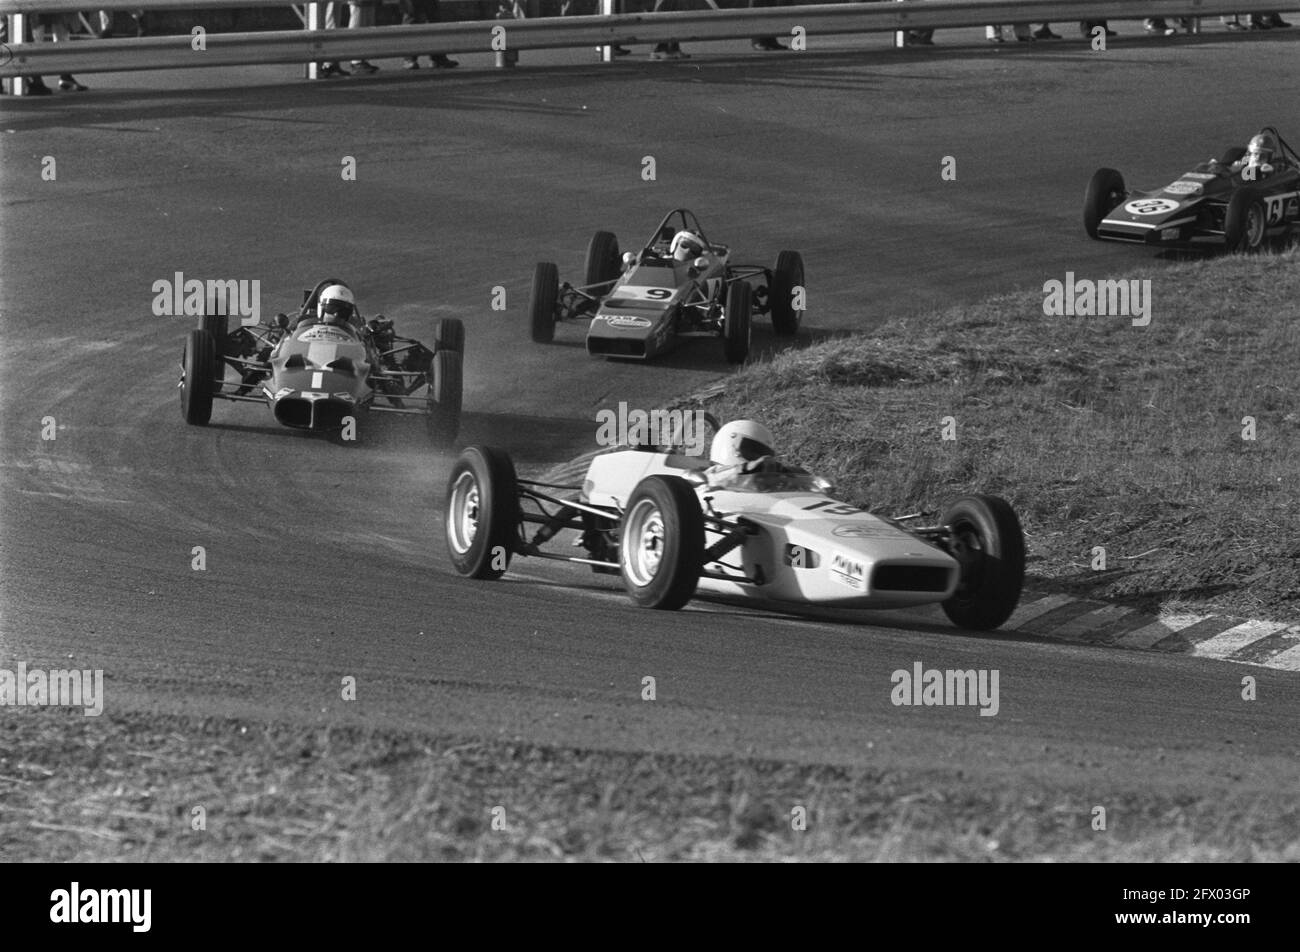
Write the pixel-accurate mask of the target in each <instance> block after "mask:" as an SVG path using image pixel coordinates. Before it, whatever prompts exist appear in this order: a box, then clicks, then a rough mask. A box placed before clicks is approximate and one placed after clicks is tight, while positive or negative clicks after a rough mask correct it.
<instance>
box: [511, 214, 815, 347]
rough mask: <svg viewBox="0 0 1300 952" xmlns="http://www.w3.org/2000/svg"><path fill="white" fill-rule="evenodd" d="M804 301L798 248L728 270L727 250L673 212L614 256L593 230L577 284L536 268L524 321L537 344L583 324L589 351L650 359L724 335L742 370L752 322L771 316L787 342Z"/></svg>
mask: <svg viewBox="0 0 1300 952" xmlns="http://www.w3.org/2000/svg"><path fill="white" fill-rule="evenodd" d="M755 279H758V280H759V283H758V284H757V285H754V284H751V283H750V282H751V281H753V280H755ZM805 299H806V291H805V289H804V276H803V258H802V257H801V256H800V255H799V253H798V252H796V251H782V252H781V253H780V254H779V255H777V258H776V264H775V265H774V266H773V267H771V268H765V267H763V266H761V265H742V264H732V263H731V249H730V248H729V247H728V246H727V245H723V244H718V243H716V242H711V241H709V240H708V239H707V238H706V237H705V235H704V229H703V228H701V227H700V223H699V220H698V219H697V218H696V217H695V215H694V214H692V213H691V212H690V211H688V210H687V209H685V208H674V209H673V210H672V211H670V212H669V213H668V214H667V215H665V216H664V218H663V220H662V221H661V222H660V223H659V225H658V227H657V228H655V230H654V232H653V233H652V234H651V236H650V240H649V241H647V242H646V244H645V245H644V247H642V249H641V250H640V251H639V252H636V253H632V252H628V253H627V254H624V255H620V254H619V248H618V239H617V238H616V237H615V236H614V235H613V234H612V233H611V232H608V231H598V232H596V234H595V235H594V236H593V237H592V239H591V243H590V244H589V245H588V246H587V262H586V274H585V276H584V279H583V283H582V284H581V285H578V286H576V287H575V286H574V285H571V284H569V283H568V282H567V281H566V282H564V283H563V284H561V283H560V279H559V270H558V269H557V268H556V266H555V265H554V264H551V263H550V262H542V263H540V264H538V265H537V268H536V270H535V271H534V273H533V288H532V297H531V300H530V302H529V315H530V324H531V331H532V338H533V340H534V341H536V342H537V343H542V344H545V343H550V342H551V341H552V340H553V339H554V338H555V325H556V324H557V323H559V322H560V321H569V320H585V321H589V322H590V323H589V325H588V329H587V352H588V353H590V354H598V355H603V356H606V357H623V358H630V359H633V360H648V359H649V358H651V357H654V356H656V355H658V354H661V353H664V352H666V351H668V350H670V349H671V348H673V347H674V346H675V345H676V344H677V341H678V340H679V339H680V338H683V337H721V338H722V343H723V353H724V355H725V356H726V359H727V361H728V362H729V363H733V364H739V363H743V362H744V360H745V358H746V357H747V356H748V355H749V347H750V330H751V318H753V317H754V316H755V315H764V314H768V315H770V316H771V318H772V327H773V329H774V330H775V331H776V333H777V334H781V335H786V336H793V335H794V334H797V333H798V331H799V322H800V320H801V319H802V317H803V313H804V308H805Z"/></svg>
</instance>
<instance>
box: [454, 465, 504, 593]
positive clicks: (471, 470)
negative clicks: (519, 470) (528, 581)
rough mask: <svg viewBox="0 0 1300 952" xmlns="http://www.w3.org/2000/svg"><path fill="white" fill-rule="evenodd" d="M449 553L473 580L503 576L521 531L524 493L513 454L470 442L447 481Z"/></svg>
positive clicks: (462, 571)
mask: <svg viewBox="0 0 1300 952" xmlns="http://www.w3.org/2000/svg"><path fill="white" fill-rule="evenodd" d="M443 511H444V514H445V516H446V537H447V551H448V553H449V554H450V555H451V564H452V565H453V566H455V568H456V571H457V572H459V573H460V574H461V575H464V576H466V577H468V578H482V579H498V578H500V577H501V576H502V575H504V574H505V572H506V569H507V568H509V567H510V557H511V555H513V554H514V549H515V542H516V540H517V539H518V536H519V532H518V527H519V495H518V483H517V481H516V478H515V464H514V462H513V461H511V459H510V454H508V453H506V452H505V451H503V450H498V449H494V448H492V447H490V446H478V445H475V446H469V447H466V448H465V451H464V452H463V453H461V454H460V458H459V459H457V460H456V465H455V466H453V467H452V470H451V476H449V477H448V479H447V499H446V505H445V507H444V510H443Z"/></svg>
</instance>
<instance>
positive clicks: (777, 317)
mask: <svg viewBox="0 0 1300 952" xmlns="http://www.w3.org/2000/svg"><path fill="white" fill-rule="evenodd" d="M796 289H799V290H798V291H796ZM767 292H768V293H767V299H768V302H769V304H770V305H771V308H772V330H774V331H776V332H777V333H778V334H780V335H781V336H782V337H793V336H794V335H795V334H797V333H799V322H800V321H801V320H803V313H804V312H803V311H802V310H800V309H796V308H795V306H794V296H795V294H796V293H800V294H806V290H805V285H804V283H803V256H802V255H801V254H799V252H797V251H782V252H781V253H780V254H779V255H777V256H776V267H774V268H773V269H772V286H771V287H769V288H768V289H767Z"/></svg>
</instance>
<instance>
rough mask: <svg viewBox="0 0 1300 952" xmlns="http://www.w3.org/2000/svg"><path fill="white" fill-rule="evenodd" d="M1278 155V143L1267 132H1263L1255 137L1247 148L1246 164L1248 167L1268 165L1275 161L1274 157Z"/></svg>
mask: <svg viewBox="0 0 1300 952" xmlns="http://www.w3.org/2000/svg"><path fill="white" fill-rule="evenodd" d="M1276 153H1277V141H1276V140H1275V139H1274V138H1273V136H1272V135H1270V134H1269V133H1267V132H1261V133H1260V134H1259V135H1257V136H1253V137H1252V138H1251V140H1250V143H1249V144H1248V145H1247V146H1246V164H1247V165H1254V166H1260V165H1266V164H1267V163H1269V162H1272V161H1273V156H1274V155H1275V154H1276Z"/></svg>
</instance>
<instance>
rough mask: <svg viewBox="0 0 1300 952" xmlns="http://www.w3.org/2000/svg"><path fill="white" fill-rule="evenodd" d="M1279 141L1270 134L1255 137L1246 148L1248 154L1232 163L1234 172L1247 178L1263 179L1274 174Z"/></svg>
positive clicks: (1260, 134) (1262, 133)
mask: <svg viewBox="0 0 1300 952" xmlns="http://www.w3.org/2000/svg"><path fill="white" fill-rule="evenodd" d="M1277 152H1278V148H1277V139H1276V138H1274V136H1273V134H1272V133H1270V132H1261V133H1259V134H1258V135H1256V136H1253V137H1252V138H1251V140H1250V143H1249V144H1248V145H1247V146H1246V154H1245V155H1244V156H1242V157H1241V158H1240V159H1239V160H1238V161H1236V162H1234V163H1232V166H1231V168H1232V171H1234V172H1243V173H1245V172H1246V170H1247V169H1249V170H1250V172H1249V173H1248V174H1246V176H1245V177H1247V178H1262V177H1263V176H1265V175H1269V174H1271V173H1272V172H1273V160H1274V158H1275V157H1276V156H1277Z"/></svg>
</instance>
